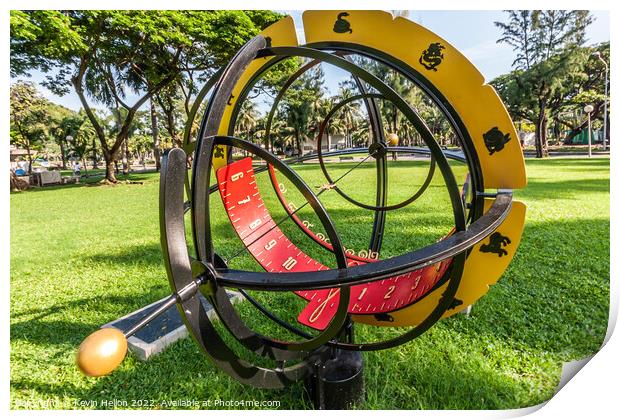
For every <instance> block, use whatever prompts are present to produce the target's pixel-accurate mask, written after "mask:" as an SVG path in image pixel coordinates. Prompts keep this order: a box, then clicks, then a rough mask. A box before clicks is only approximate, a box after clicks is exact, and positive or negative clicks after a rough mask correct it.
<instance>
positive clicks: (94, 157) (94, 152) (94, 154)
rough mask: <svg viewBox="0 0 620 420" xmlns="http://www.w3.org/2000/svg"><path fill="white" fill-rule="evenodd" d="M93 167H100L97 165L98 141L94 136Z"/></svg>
mask: <svg viewBox="0 0 620 420" xmlns="http://www.w3.org/2000/svg"><path fill="white" fill-rule="evenodd" d="M93 169H99V167H98V166H97V143H96V142H95V139H94V138H93Z"/></svg>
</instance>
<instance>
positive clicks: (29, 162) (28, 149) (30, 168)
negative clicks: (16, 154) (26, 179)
mask: <svg viewBox="0 0 620 420" xmlns="http://www.w3.org/2000/svg"><path fill="white" fill-rule="evenodd" d="M26 153H28V175H30V174H31V173H32V161H33V159H32V153H30V143H29V142H26Z"/></svg>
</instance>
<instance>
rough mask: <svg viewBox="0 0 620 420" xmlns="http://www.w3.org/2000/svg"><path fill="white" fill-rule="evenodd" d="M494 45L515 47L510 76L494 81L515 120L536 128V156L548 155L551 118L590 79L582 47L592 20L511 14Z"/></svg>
mask: <svg viewBox="0 0 620 420" xmlns="http://www.w3.org/2000/svg"><path fill="white" fill-rule="evenodd" d="M506 13H507V15H508V16H507V21H506V22H495V24H496V26H498V27H499V28H500V29H501V30H502V37H501V38H500V39H498V40H497V42H498V43H506V44H508V45H510V46H512V47H513V50H514V51H515V53H516V58H515V60H514V62H513V68H514V71H512V72H511V73H509V74H507V75H504V76H501V77H499V78H497V79H496V80H494V81H493V85H494V86H495V87H496V88H497V90H498V91H499V93H500V95H501V96H502V98H503V99H504V101H505V102H506V104H507V106H508V108H509V110H510V112H511V113H512V115H513V116H517V117H519V118H524V119H526V120H528V121H531V122H532V123H533V124H534V125H535V126H536V154H537V156H538V157H545V156H547V154H548V152H547V129H548V123H549V118H550V116H551V115H553V114H557V111H558V110H559V109H560V108H561V107H562V106H564V104H566V103H567V101H569V100H570V97H573V96H575V91H576V90H577V91H578V90H579V89H580V85H581V84H582V83H583V82H584V80H585V79H587V78H588V75H587V74H585V73H584V68H585V65H586V64H585V63H587V61H588V59H589V52H591V51H592V50H590V49H587V48H584V47H583V44H584V43H585V41H586V38H585V30H586V27H587V26H588V25H589V24H590V23H592V17H591V15H590V13H589V12H588V11H585V10H533V11H531V10H511V11H507V12H506Z"/></svg>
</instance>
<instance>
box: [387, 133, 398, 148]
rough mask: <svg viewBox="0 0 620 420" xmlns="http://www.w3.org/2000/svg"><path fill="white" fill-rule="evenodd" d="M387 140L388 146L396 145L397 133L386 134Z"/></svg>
mask: <svg viewBox="0 0 620 420" xmlns="http://www.w3.org/2000/svg"><path fill="white" fill-rule="evenodd" d="M387 142H388V145H390V146H398V135H396V133H390V134H388V136H387Z"/></svg>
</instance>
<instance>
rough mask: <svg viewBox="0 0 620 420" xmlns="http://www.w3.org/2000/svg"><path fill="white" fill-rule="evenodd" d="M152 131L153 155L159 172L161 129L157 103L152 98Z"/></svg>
mask: <svg viewBox="0 0 620 420" xmlns="http://www.w3.org/2000/svg"><path fill="white" fill-rule="evenodd" d="M151 133H152V135H153V156H154V158H155V170H156V171H158V172H159V169H160V168H161V163H160V161H159V158H160V157H159V131H158V130H157V113H156V112H155V103H154V102H153V99H151Z"/></svg>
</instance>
